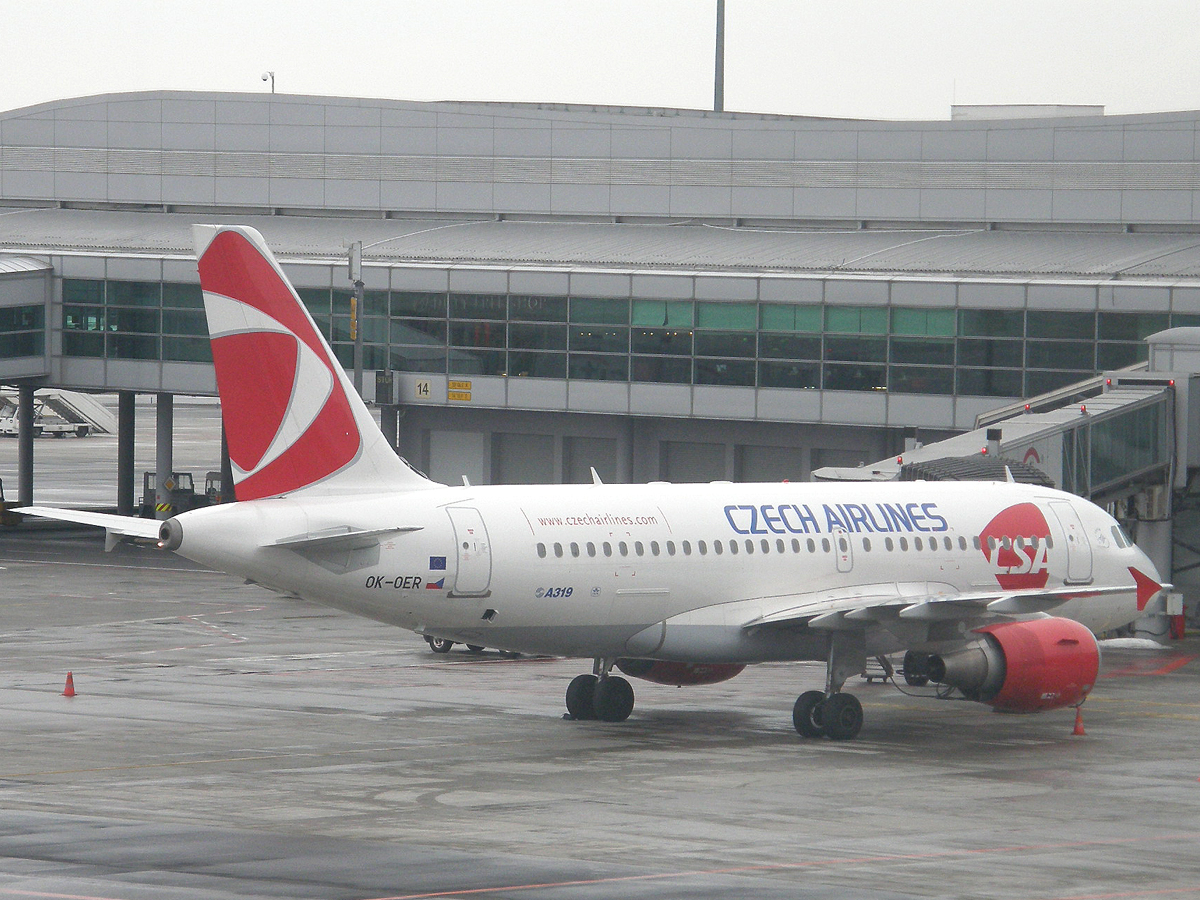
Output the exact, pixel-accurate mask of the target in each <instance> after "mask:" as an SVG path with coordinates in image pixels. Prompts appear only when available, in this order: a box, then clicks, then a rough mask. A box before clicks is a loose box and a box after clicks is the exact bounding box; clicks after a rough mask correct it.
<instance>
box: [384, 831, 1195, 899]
mask: <svg viewBox="0 0 1200 900" xmlns="http://www.w3.org/2000/svg"><path fill="white" fill-rule="evenodd" d="M1197 836H1198V835H1197V833H1195V832H1192V833H1188V834H1182V835H1164V836H1158V837H1141V838H1119V839H1115V840H1107V841H1067V842H1063V843H1057V844H1030V845H1027V846H1020V845H1018V846H1013V847H984V848H979V849H975V850H945V851H940V852H936V853H901V854H895V855H888V856H862V857H845V858H840V859H822V860H811V861H809V862H799V863H768V864H764V865H758V866H731V867H729V868H725V869H696V870H694V871H690V872H687V871H685V872H655V873H652V874H648V875H617V876H613V877H610V878H587V879H578V880H573V881H551V882H545V883H537V884H506V885H494V886H492V887H482V888H462V889H460V890H450V891H434V892H431V893H425V894H395V895H392V896H387V897H371V898H367V900H433V898H438V897H472V896H478V895H482V894H495V893H500V892H502V891H536V890H545V889H548V888H563V887H583V886H587V885H595V884H620V883H622V882H629V881H663V880H666V879H673V878H695V877H698V876H712V875H741V874H747V873H751V872H781V871H788V870H795V869H811V868H821V867H825V866H842V865H863V864H877V863H886V862H912V861H914V860H933V859H955V858H961V857H968V856H977V855H983V854H993V853H1029V852H1041V851H1046V850H1064V849H1077V848H1080V847H1113V846H1119V845H1122V844H1137V843H1144V842H1147V841H1156V842H1157V841H1162V840H1176V839H1180V838H1188V839H1194V838H1195V837H1197ZM1186 890H1197V888H1187V889H1186ZM1154 893H1179V891H1178V890H1176V889H1170V891H1166V890H1164V891H1157V892H1154V891H1148V892H1146V893H1145V895H1144V896H1152V895H1153V894H1154ZM1108 896H1111V897H1114V898H1116V897H1121V896H1130V897H1133V896H1139V895H1137V894H1126V895H1122V894H1112V895H1097V897H1096V898H1095V900H1102V898H1103V897H1108ZM1057 900H1086V898H1084V897H1080V898H1066V897H1063V898H1057Z"/></svg>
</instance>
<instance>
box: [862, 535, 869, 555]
mask: <svg viewBox="0 0 1200 900" xmlns="http://www.w3.org/2000/svg"><path fill="white" fill-rule="evenodd" d="M863 549H864V550H866V551H867V552H868V553H869V552H870V551H871V539H870V538H863Z"/></svg>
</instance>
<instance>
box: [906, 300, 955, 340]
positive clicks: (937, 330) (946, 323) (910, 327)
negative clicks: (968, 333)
mask: <svg viewBox="0 0 1200 900" xmlns="http://www.w3.org/2000/svg"><path fill="white" fill-rule="evenodd" d="M955 318H956V317H955V311H954V310H952V309H915V308H910V307H904V306H897V307H894V308H893V309H892V334H915V335H944V336H947V337H951V336H953V335H954V331H955V324H956V323H955Z"/></svg>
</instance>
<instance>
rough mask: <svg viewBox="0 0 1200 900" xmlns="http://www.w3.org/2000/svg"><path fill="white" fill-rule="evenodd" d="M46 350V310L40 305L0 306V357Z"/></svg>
mask: <svg viewBox="0 0 1200 900" xmlns="http://www.w3.org/2000/svg"><path fill="white" fill-rule="evenodd" d="M45 352H46V312H45V309H44V308H43V307H42V306H40V305H31V306H4V307H0V359H20V358H21V357H24V356H41V355H43V354H44V353H45Z"/></svg>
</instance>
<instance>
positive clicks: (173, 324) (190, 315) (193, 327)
mask: <svg viewBox="0 0 1200 900" xmlns="http://www.w3.org/2000/svg"><path fill="white" fill-rule="evenodd" d="M162 316H163V319H162V323H163V325H162V327H163V333H164V334H202V335H207V334H208V322H207V321H206V320H205V318H204V313H202V312H201V311H200V310H198V309H165V310H163V314H162ZM171 358H172V359H174V358H176V357H171Z"/></svg>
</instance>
